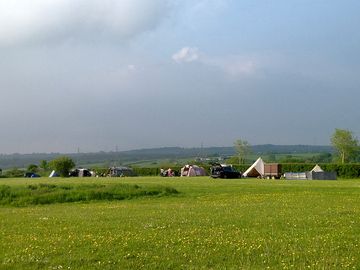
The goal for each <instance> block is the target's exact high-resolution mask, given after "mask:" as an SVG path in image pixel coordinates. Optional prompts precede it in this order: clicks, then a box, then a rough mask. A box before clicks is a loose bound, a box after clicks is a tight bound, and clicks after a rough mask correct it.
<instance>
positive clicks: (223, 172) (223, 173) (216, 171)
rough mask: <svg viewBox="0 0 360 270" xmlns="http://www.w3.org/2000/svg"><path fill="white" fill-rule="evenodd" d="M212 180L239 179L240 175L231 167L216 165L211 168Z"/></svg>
mask: <svg viewBox="0 0 360 270" xmlns="http://www.w3.org/2000/svg"><path fill="white" fill-rule="evenodd" d="M211 177H212V178H241V173H240V172H238V171H237V170H235V169H234V168H233V166H231V165H225V164H216V165H213V166H212V167H211Z"/></svg>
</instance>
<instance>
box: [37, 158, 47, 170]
mask: <svg viewBox="0 0 360 270" xmlns="http://www.w3.org/2000/svg"><path fill="white" fill-rule="evenodd" d="M39 167H40V168H41V169H43V170H44V171H46V170H47V169H48V168H49V164H48V162H47V161H46V160H42V161H40V165H39Z"/></svg>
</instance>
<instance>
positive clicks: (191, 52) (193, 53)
mask: <svg viewBox="0 0 360 270" xmlns="http://www.w3.org/2000/svg"><path fill="white" fill-rule="evenodd" d="M199 58H200V55H199V50H198V49H197V48H191V47H184V48H182V49H181V50H180V51H178V52H176V53H175V54H174V55H173V56H172V59H173V60H174V61H175V62H177V63H183V62H187V63H189V62H194V61H197V60H199Z"/></svg>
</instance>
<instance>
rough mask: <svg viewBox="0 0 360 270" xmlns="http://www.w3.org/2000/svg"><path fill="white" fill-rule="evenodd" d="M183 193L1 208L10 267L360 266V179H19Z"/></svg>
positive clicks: (1, 241)
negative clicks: (157, 188)
mask: <svg viewBox="0 0 360 270" xmlns="http://www.w3.org/2000/svg"><path fill="white" fill-rule="evenodd" d="M40 183H48V184H56V185H60V186H61V185H75V186H76V185H81V184H86V185H90V186H91V185H94V184H96V185H105V186H108V185H117V184H119V183H122V184H129V185H134V184H136V185H138V186H141V187H144V188H146V187H153V186H155V185H161V186H168V187H173V188H175V189H176V190H178V191H179V195H177V196H164V197H140V198H137V199H133V200H122V201H110V202H109V201H100V202H99V201H95V202H90V203H81V202H77V203H63V204H50V205H36V206H27V207H11V206H2V207H0V269H359V268H360V246H359V245H360V181H359V180H347V181H342V180H339V181H280V180H277V181H273V180H243V179H242V180H225V181H223V180H212V179H209V178H207V177H204V178H191V179H180V178H174V179H164V178H158V177H147V178H146V177H139V178H125V179H109V178H102V179H86V180H82V179H71V180H69V179H57V180H48V179H36V180H27V179H14V180H1V181H0V184H4V185H8V186H11V187H12V188H20V187H26V186H28V185H30V184H32V185H37V184H40Z"/></svg>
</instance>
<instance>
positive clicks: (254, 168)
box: [243, 157, 265, 177]
mask: <svg viewBox="0 0 360 270" xmlns="http://www.w3.org/2000/svg"><path fill="white" fill-rule="evenodd" d="M264 173H265V163H264V161H263V160H262V158H261V157H259V158H258V159H257V160H256V161H255V162H254V164H253V165H251V166H250V167H249V168H248V169H247V170H246V171H245V172H244V173H243V176H244V177H263V176H264Z"/></svg>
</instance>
